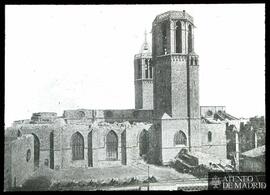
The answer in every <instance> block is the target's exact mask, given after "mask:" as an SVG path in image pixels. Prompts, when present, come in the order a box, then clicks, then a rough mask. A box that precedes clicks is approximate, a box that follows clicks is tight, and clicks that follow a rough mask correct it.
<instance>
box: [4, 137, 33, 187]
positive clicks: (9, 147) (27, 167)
mask: <svg viewBox="0 0 270 195" xmlns="http://www.w3.org/2000/svg"><path fill="white" fill-rule="evenodd" d="M5 145H6V147H5V190H8V189H9V188H10V187H17V186H21V185H22V184H23V182H24V181H25V180H26V179H27V178H29V177H30V176H32V174H33V173H34V137H33V135H23V136H21V137H18V138H17V139H15V140H13V141H10V142H9V143H5Z"/></svg>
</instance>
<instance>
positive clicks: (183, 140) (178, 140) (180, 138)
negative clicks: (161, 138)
mask: <svg viewBox="0 0 270 195" xmlns="http://www.w3.org/2000/svg"><path fill="white" fill-rule="evenodd" d="M174 145H187V137H186V135H185V133H184V132H183V131H178V132H177V133H176V134H175V135H174Z"/></svg>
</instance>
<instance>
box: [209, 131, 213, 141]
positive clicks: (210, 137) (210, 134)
mask: <svg viewBox="0 0 270 195" xmlns="http://www.w3.org/2000/svg"><path fill="white" fill-rule="evenodd" d="M208 142H212V132H210V131H208Z"/></svg>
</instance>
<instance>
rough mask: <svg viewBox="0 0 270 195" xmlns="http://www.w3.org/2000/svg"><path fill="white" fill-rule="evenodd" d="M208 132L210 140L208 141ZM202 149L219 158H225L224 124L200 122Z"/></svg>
mask: <svg viewBox="0 0 270 195" xmlns="http://www.w3.org/2000/svg"><path fill="white" fill-rule="evenodd" d="M208 132H211V133H212V141H211V142H209V141H208ZM201 139H202V151H203V152H204V153H208V154H211V155H213V156H216V157H219V158H221V159H226V158H227V149H226V124H201Z"/></svg>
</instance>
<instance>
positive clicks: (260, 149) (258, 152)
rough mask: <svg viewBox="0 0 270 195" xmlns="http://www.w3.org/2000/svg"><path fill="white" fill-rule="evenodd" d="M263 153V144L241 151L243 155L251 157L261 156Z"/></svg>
mask: <svg viewBox="0 0 270 195" xmlns="http://www.w3.org/2000/svg"><path fill="white" fill-rule="evenodd" d="M264 154H265V145H263V146H260V147H257V148H254V149H252V150H248V151H246V152H244V153H242V155H243V156H247V157H252V158H255V157H258V156H263V155H264Z"/></svg>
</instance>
